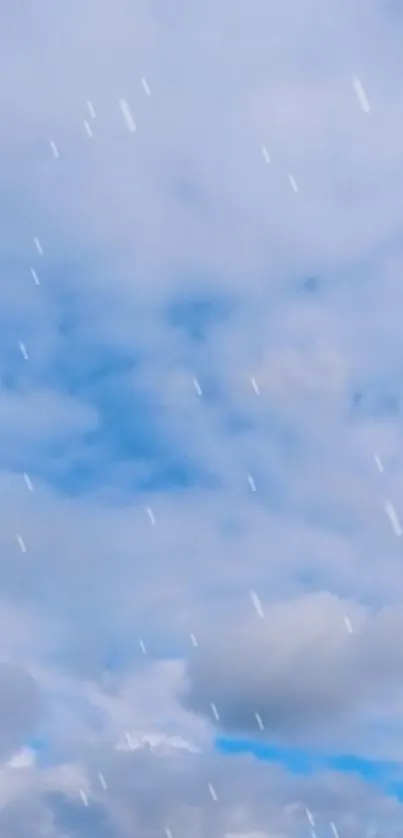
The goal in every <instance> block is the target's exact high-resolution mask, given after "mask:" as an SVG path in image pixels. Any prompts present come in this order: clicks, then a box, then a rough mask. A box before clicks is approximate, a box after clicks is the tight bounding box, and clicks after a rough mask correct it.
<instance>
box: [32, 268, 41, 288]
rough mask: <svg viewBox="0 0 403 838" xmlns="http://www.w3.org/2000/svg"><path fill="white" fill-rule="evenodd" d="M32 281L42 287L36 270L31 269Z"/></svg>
mask: <svg viewBox="0 0 403 838" xmlns="http://www.w3.org/2000/svg"><path fill="white" fill-rule="evenodd" d="M30 271H31V276H32V279H33V280H34V283H35V285H40V282H39V277H38V274H37V272H36V270H35V268H32V267H31V268H30Z"/></svg>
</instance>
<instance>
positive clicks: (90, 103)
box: [87, 100, 96, 119]
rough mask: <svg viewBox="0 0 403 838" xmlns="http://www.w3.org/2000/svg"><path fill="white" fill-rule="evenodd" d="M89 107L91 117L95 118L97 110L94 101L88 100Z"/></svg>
mask: <svg viewBox="0 0 403 838" xmlns="http://www.w3.org/2000/svg"><path fill="white" fill-rule="evenodd" d="M87 108H88V111H89V114H90V117H91V119H95V116H96V114H95V111H94V107H93V104H92V102H90V101H89V100H87Z"/></svg>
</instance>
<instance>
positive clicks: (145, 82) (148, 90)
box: [141, 76, 151, 96]
mask: <svg viewBox="0 0 403 838" xmlns="http://www.w3.org/2000/svg"><path fill="white" fill-rule="evenodd" d="M141 84H142V85H143V89H144V91H145V93H146V94H147V96H151V90H150V88H149V86H148V84H147V79H145V78H144V76H143V78H142V79H141Z"/></svg>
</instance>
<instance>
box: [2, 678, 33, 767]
mask: <svg viewBox="0 0 403 838" xmlns="http://www.w3.org/2000/svg"><path fill="white" fill-rule="evenodd" d="M41 714H42V698H41V695H40V692H39V689H38V687H37V684H36V682H35V680H34V679H33V678H32V676H31V675H30V674H29V673H28V672H26V671H25V670H24V669H21V668H20V667H18V666H14V665H13V664H10V663H0V758H1V757H2V758H4V757H7V756H8V755H9V754H11V753H12V752H13V751H15V750H16V749H17V748H19V747H21V745H24V744H25V743H26V741H27V739H28V738H29V737H31V736H32V735H33V733H34V732H35V730H36V728H37V725H38V723H39V721H40V718H41Z"/></svg>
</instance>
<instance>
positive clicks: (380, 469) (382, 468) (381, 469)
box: [374, 451, 385, 474]
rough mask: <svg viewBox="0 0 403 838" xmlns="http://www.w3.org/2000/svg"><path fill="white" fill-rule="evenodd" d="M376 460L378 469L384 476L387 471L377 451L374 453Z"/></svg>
mask: <svg viewBox="0 0 403 838" xmlns="http://www.w3.org/2000/svg"><path fill="white" fill-rule="evenodd" d="M374 460H375V463H376V465H377V467H378V470H379V471H380V472H381V474H383V473H384V471H385V469H384V467H383V462H382V460H381V458H380V456H379V454H377V453H376V451H375V452H374Z"/></svg>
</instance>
